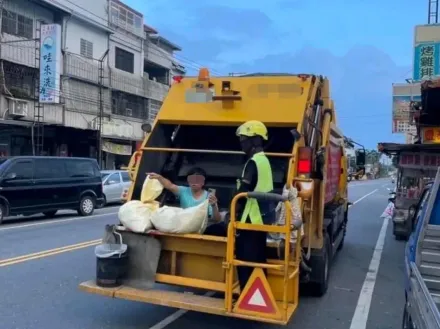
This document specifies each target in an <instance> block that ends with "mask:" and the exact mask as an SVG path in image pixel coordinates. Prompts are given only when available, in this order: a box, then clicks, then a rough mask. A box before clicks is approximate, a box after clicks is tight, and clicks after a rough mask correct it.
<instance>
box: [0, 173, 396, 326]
mask: <svg viewBox="0 0 440 329" xmlns="http://www.w3.org/2000/svg"><path fill="white" fill-rule="evenodd" d="M389 183H390V182H389V180H377V181H365V182H352V183H350V187H349V192H350V200H351V201H352V202H355V204H354V205H353V206H352V207H351V208H350V214H349V226H348V233H347V237H346V244H345V247H344V249H343V250H342V251H341V252H340V253H339V254H338V255H337V258H336V260H335V262H334V265H333V267H332V269H331V274H330V275H331V279H330V286H329V290H328V293H327V294H326V295H325V296H324V297H322V298H313V297H301V300H300V307H299V310H298V311H297V313H296V314H295V316H294V318H293V319H292V321H291V323H290V324H289V326H288V328H301V329H388V328H389V329H391V328H393V329H394V328H397V329H400V326H401V316H402V308H403V304H404V289H403V249H404V243H403V242H397V241H395V240H394V238H393V236H392V234H391V223H389V224H388V226H387V227H386V229H387V232H384V233H386V236H385V240H384V245H383V246H382V244H381V243H380V240H381V238H380V236H381V234H380V232H381V229H383V228H385V227H384V225H383V224H384V220H383V219H381V218H380V215H381V213H382V212H383V210H384V208H385V206H386V204H387V198H388V193H389V192H388V191H387V189H386V187H391V186H392V185H391V184H389ZM116 213H117V208H104V209H101V210H98V211H97V212H96V213H95V215H94V216H92V217H89V218H78V217H76V216H72V215H63V216H59V217H57V218H55V219H53V220H44V219H42V218H30V219H27V220H23V219H20V220H13V221H8V222H6V223H5V224H4V225H2V226H0V291H1V303H0V328H2V329H100V328H102V329H161V328H167V329H192V328H208V327H209V328H210V329H216V328H231V329H232V328H241V327H246V328H258V329H264V328H276V326H273V325H271V326H269V325H265V324H261V323H254V322H247V321H241V320H237V319H231V318H224V317H220V316H211V315H206V314H200V313H195V312H179V313H176V310H175V309H171V308H167V307H161V306H154V305H147V304H141V303H136V302H129V301H123V300H112V299H109V298H106V297H101V296H95V295H90V294H86V293H84V292H81V291H79V290H78V284H79V283H80V282H82V281H86V280H90V279H92V278H93V277H94V275H95V257H94V254H93V246H90V245H89V246H88V245H78V244H80V243H83V242H88V241H92V243H93V240H96V239H100V238H101V237H102V236H103V232H104V225H105V224H107V223H114V222H115V221H116ZM382 235H383V234H382ZM378 240H379V242H378ZM66 246H72V247H70V248H67V249H60V248H62V247H66ZM48 250H50V252H47V253H45V254H44V255H38V254H37V255H33V257H24V258H20V257H19V256H24V255H29V254H34V253H37V252H42V251H48ZM373 255H374V257H373ZM29 258H31V259H29ZM372 259H373V261H372ZM378 261H380V265H379V264H378ZM377 266H379V267H378V270H377V272H376V269H377ZM367 273H369V277H368V278H367V280H366V277H367ZM371 276H373V277H371ZM373 288H374V290H373ZM166 289H170V288H168V287H167V288H166Z"/></svg>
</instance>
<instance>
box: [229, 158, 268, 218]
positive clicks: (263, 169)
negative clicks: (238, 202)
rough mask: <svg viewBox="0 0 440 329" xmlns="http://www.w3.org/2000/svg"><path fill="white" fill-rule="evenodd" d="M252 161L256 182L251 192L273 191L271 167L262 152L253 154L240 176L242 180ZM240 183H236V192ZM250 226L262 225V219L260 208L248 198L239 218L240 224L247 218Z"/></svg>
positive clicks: (253, 200) (256, 202)
mask: <svg viewBox="0 0 440 329" xmlns="http://www.w3.org/2000/svg"><path fill="white" fill-rule="evenodd" d="M251 160H252V161H254V162H255V164H256V166H257V172H258V180H257V185H256V186H255V189H254V191H253V192H263V193H268V192H272V191H273V179H272V167H271V166H270V162H269V159H268V158H267V157H266V155H265V154H264V153H263V152H258V153H255V154H254V155H253V156H252V158H250V159H249V160H248V161H247V162H246V164H245V166H244V169H243V172H242V174H241V176H242V178H243V176H244V172H245V170H246V166H247V164H248V163H249V161H251ZM240 185H241V181H240V180H238V181H237V190H238V189H240ZM248 216H249V219H250V221H251V223H252V224H257V225H263V217H262V213H261V211H260V206H259V204H258V201H257V199H252V198H249V199H247V201H246V206H245V207H244V211H243V214H242V216H241V219H240V222H241V223H245V222H246V219H247V218H248Z"/></svg>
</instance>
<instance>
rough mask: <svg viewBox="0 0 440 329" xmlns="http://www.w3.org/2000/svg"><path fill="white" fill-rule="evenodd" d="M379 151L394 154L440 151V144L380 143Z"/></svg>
mask: <svg viewBox="0 0 440 329" xmlns="http://www.w3.org/2000/svg"><path fill="white" fill-rule="evenodd" d="M377 149H378V150H379V152H382V153H385V154H388V155H392V154H399V153H401V152H433V153H434V152H440V144H398V143H379V144H378V146H377Z"/></svg>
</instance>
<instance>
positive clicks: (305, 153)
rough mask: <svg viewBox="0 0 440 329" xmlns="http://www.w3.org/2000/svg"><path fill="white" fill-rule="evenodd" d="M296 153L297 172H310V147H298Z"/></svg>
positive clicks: (302, 173)
mask: <svg viewBox="0 0 440 329" xmlns="http://www.w3.org/2000/svg"><path fill="white" fill-rule="evenodd" d="M298 155H299V157H298V174H300V175H307V174H310V173H311V172H312V148H311V147H300V148H299V152H298Z"/></svg>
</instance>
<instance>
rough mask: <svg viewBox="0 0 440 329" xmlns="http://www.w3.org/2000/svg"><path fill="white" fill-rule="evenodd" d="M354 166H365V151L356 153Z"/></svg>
mask: <svg viewBox="0 0 440 329" xmlns="http://www.w3.org/2000/svg"><path fill="white" fill-rule="evenodd" d="M356 166H358V167H363V166H365V151H364V150H357V151H356Z"/></svg>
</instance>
